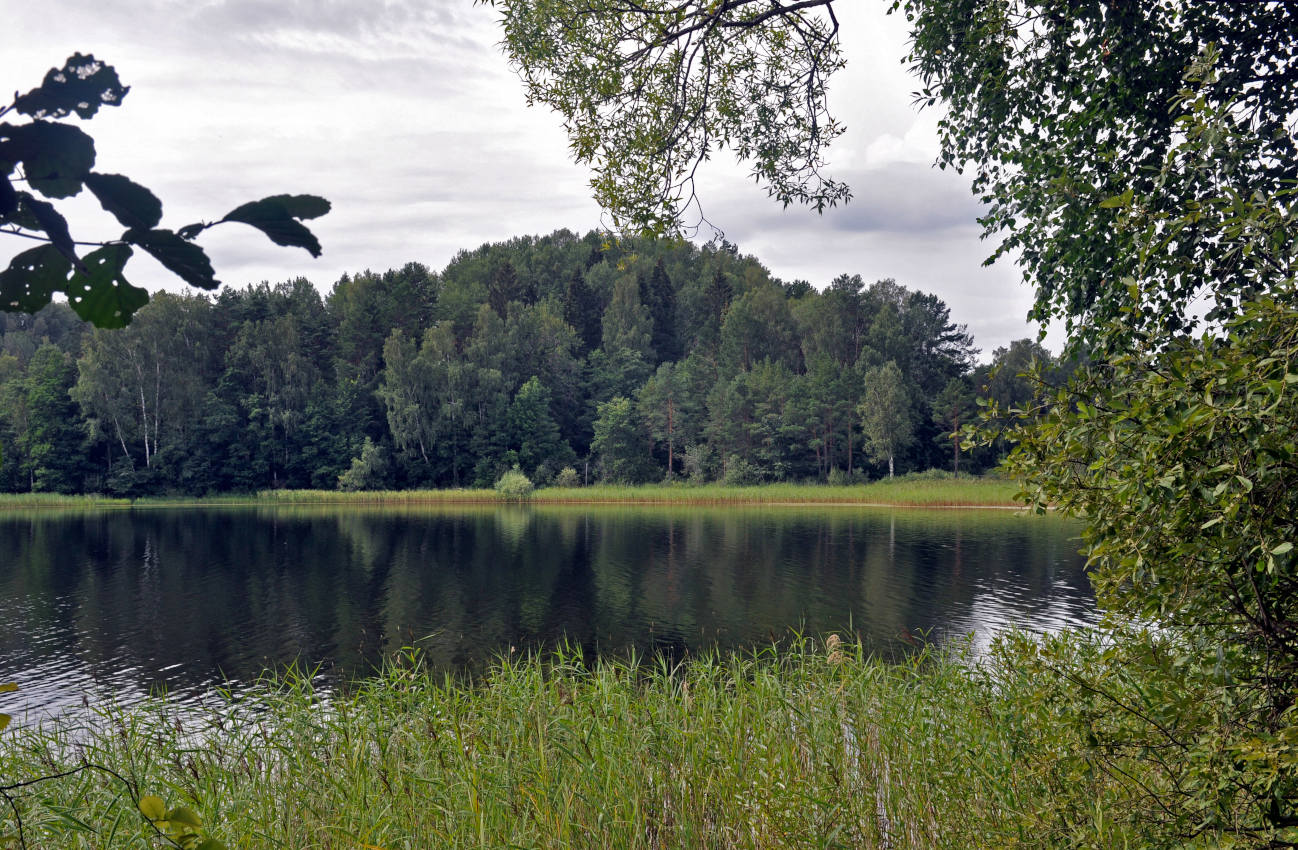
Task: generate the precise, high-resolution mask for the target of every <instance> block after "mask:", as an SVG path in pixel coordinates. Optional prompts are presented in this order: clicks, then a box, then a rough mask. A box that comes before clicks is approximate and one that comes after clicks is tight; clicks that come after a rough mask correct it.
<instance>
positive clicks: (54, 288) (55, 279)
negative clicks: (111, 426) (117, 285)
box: [0, 245, 72, 692]
mask: <svg viewBox="0 0 1298 850" xmlns="http://www.w3.org/2000/svg"><path fill="white" fill-rule="evenodd" d="M71 271H72V263H71V262H70V261H69V260H68V258H67V257H65V256H63V254H62V253H61V252H60V251H59V249H58V248H55V247H54V246H53V245H41V246H39V247H37V248H32V249H31V250H28V251H23V252H22V253H21V254H19V255H18V256H16V257H14V258H13V260H12V261H11V262H10V263H9V268H8V269H6V270H5V271H3V272H0V310H5V311H7V312H10V313H13V312H22V313H35V312H36V311H37V310H39V309H41V308H42V307H44V306H45V305H46V304H48V303H50V299H51V298H52V297H53V295H54V293H55V292H61V291H63V289H64V288H65V287H66V286H67V282H68V274H69V272H71ZM0 692H3V689H2V688H0Z"/></svg>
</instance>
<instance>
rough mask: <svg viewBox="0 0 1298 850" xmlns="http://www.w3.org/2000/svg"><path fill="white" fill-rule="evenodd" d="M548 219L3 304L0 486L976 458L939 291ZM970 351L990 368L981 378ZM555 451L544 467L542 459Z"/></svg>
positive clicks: (344, 479)
mask: <svg viewBox="0 0 1298 850" xmlns="http://www.w3.org/2000/svg"><path fill="white" fill-rule="evenodd" d="M606 239H607V237H605V236H604V235H602V234H599V233H589V234H587V235H585V236H580V237H579V236H577V235H575V234H573V233H571V232H568V231H558V232H556V233H553V234H551V235H549V236H544V237H522V238H517V239H513V240H511V241H509V242H505V243H500V244H491V245H484V246H482V247H481V248H478V249H477V250H474V251H465V252H461V253H460V254H459V255H458V256H457V257H456V258H455V259H454V260H453V261H452V262H451V263H450V264H449V265H448V266H447V267H446V269H445V270H444V271H442V272H441V273H440V274H436V273H433V272H431V271H430V270H429V269H427V268H425V267H424V266H422V265H419V264H417V263H410V264H408V265H406V266H404V267H403V268H401V269H397V270H392V271H388V272H385V273H382V274H375V273H371V272H368V271H367V272H365V273H362V274H357V275H354V276H347V275H345V276H344V277H343V278H342V279H341V280H339V281H338V282H337V283H336V284H335V285H334V287H333V290H332V291H331V292H330V293H329V294H328V296H327V297H324V298H322V297H321V295H320V293H319V292H318V291H317V290H316V289H315V287H314V286H312V285H311V283H309V282H308V281H306V280H305V279H297V280H293V281H288V282H285V283H279V284H275V285H270V284H267V283H262V284H258V285H252V286H248V287H246V288H244V289H231V288H227V289H225V290H223V291H221V292H220V293H219V294H218V295H216V297H215V298H211V299H209V298H208V297H206V296H203V295H184V296H180V295H170V294H159V295H156V296H154V298H153V300H152V301H151V302H150V303H149V304H148V306H147V307H145V308H144V309H142V310H140V312H139V313H138V315H137V316H136V318H135V320H134V321H133V322H132V323H131V325H130V326H128V327H127V328H125V329H123V330H113V331H103V330H96V329H93V328H89V327H88V326H86V325H84V324H83V323H82V322H81V321H80V320H79V319H78V318H77V317H76V316H75V315H74V314H73V313H72V311H71V310H70V309H69V308H68V307H67V306H66V305H64V304H57V303H56V304H52V305H50V306H49V307H47V308H46V309H45V310H43V311H42V312H40V313H38V314H36V315H34V316H28V315H22V314H7V315H0V453H2V458H3V463H2V466H0V490H3V491H5V492H25V491H59V492H104V493H111V494H117V495H152V494H161V493H186V494H205V493H213V492H233V491H249V490H260V489H266V488H277V487H292V488H323V489H335V488H338V487H344V488H350V489H360V488H364V489H370V488H386V489H392V488H408V487H447V486H489V485H490V484H492V483H493V482H494V481H496V480H497V479H498V478H499V477H500V475H501V474H502V473H503V472H504V471H506V470H509V469H511V468H513V467H514V466H518V467H519V468H520V469H521V470H522V471H523V472H524V473H525V474H527V475H528V476H529V477H531V478H532V479H533V480H534V481H536V482H537V483H538V484H542V483H552V482H558V483H581V482H583V481H592V482H593V481H595V480H604V481H618V482H628V483H635V482H647V481H657V480H662V479H664V478H682V477H683V478H689V479H693V480H721V481H726V482H730V483H758V482H764V481H784V480H834V481H843V480H852V479H854V478H860V477H865V476H878V475H882V474H887V473H888V472H889V471H890V470H892V469H896V470H899V471H902V470H916V469H926V468H931V467H943V468H952V467H953V466H955V465H956V464H960V466H961V469H962V470H968V471H977V470H979V469H982V468H985V467H986V466H987V465H989V464H990V463H992V462H994V460H995V459H996V458H995V455H994V452H985V453H978V454H975V455H973V456H972V457H971V456H960V455H959V453H958V452H957V450H956V449H955V445H954V443H953V441H952V440H951V438H950V434H951V432H952V430H953V429H954V428H955V427H956V426H958V425H959V424H960V423H962V422H964V421H967V420H968V418H969V417H970V416H971V414H972V412H973V411H974V409H975V399H976V397H977V396H978V395H980V394H981V395H985V396H988V397H992V398H995V399H997V400H999V401H1000V402H1002V404H1004V405H1007V406H1008V405H1009V404H1012V403H1013V402H1015V401H1017V400H1023V399H1026V398H1028V397H1029V395H1030V387H1028V386H1027V385H1026V383H1025V381H1024V380H1023V379H1021V378H1019V377H1018V372H1019V371H1020V369H1021V368H1022V367H1023V366H1025V365H1026V364H1027V362H1028V361H1029V360H1030V359H1031V358H1032V357H1034V356H1035V357H1049V355H1048V353H1047V352H1045V351H1044V350H1043V349H1041V348H1040V346H1038V345H1037V344H1036V343H1034V342H1031V341H1029V340H1021V341H1018V342H1015V343H1013V344H1012V345H1011V346H1010V347H1009V348H1008V349H998V350H997V351H996V352H995V354H994V356H993V358H992V363H991V364H988V365H984V366H978V365H976V362H975V357H976V355H977V350H976V349H975V348H974V343H973V339H972V338H971V337H970V336H969V334H968V333H967V332H966V330H965V327H964V326H963V325H958V324H956V323H954V322H953V321H952V320H951V318H950V315H949V310H948V308H947V305H946V304H944V303H943V302H942V301H941V300H940V299H939V298H937V297H936V296H934V295H930V294H926V293H920V292H913V291H910V290H908V289H906V288H905V287H903V286H901V285H899V284H897V283H896V282H894V281H892V280H882V281H878V282H876V283H873V284H870V285H868V286H867V285H866V284H865V283H864V282H863V281H862V280H861V278H860V277H859V276H847V275H843V276H840V277H839V278H837V279H835V280H834V281H833V282H832V283H831V284H829V286H827V287H826V288H825V289H824V290H823V291H817V290H816V289H814V288H813V287H812V286H811V285H810V284H808V283H806V282H804V281H796V282H793V283H783V282H781V281H779V280H777V279H774V278H772V277H771V275H770V274H769V273H768V271H767V270H766V269H765V268H763V267H762V265H761V264H760V263H759V262H758V261H757V260H756V259H754V258H752V257H749V256H745V255H741V254H740V253H739V252H738V250H737V249H736V248H735V247H734V246H732V245H730V244H728V243H723V244H722V245H720V246H716V245H712V244H709V245H706V246H703V247H701V248H700V247H698V246H695V245H693V244H691V243H689V242H686V241H683V240H654V241H649V240H642V241H637V240H627V241H620V242H617V243H615V244H609V243H608V242H607V241H606ZM993 365H1001V366H1003V367H1004V368H1002V369H1000V370H999V371H996V372H993V371H992V370H991V367H992V366H993ZM565 470H566V471H565Z"/></svg>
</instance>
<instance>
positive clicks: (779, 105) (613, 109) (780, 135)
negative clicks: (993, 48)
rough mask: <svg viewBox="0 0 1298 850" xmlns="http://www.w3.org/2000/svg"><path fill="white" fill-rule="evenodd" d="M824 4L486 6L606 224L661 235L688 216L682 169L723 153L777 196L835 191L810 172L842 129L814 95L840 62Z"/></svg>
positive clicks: (513, 2) (498, 0)
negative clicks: (556, 120)
mask: <svg viewBox="0 0 1298 850" xmlns="http://www.w3.org/2000/svg"><path fill="white" fill-rule="evenodd" d="M830 2H831V0H810V2H802V3H798V4H793V6H792V7H791V8H775V7H774V6H773V4H771V3H769V2H766V0H729V2H724V3H709V4H698V3H677V2H674V0H640V2H636V3H634V4H625V3H616V2H610V0H597V2H594V3H589V4H585V5H582V6H580V7H578V6H576V5H574V4H572V3H568V2H557V1H556V0H492V2H491V3H490V5H492V6H493V7H494V8H495V9H497V10H499V12H500V22H501V25H502V27H503V29H504V34H505V40H504V43H505V48H506V50H507V52H508V53H509V56H510V60H511V64H512V65H513V67H514V68H515V70H517V71H518V74H519V77H520V78H522V80H523V82H524V84H525V85H526V87H527V97H528V102H529V103H543V104H545V105H546V106H549V107H551V108H552V109H554V110H555V111H557V112H558V113H560V114H561V115H562V116H563V119H564V127H565V129H566V130H567V132H568V137H569V146H570V150H571V151H572V156H573V158H574V159H575V160H576V161H577V162H578V163H581V164H588V165H590V166H591V167H592V169H593V171H594V174H593V176H592V178H591V187H592V189H593V190H594V195H595V199H596V200H597V201H598V202H599V203H600V204H601V205H602V206H603V207H604V208H605V210H607V211H608V212H609V214H610V215H611V217H612V218H613V221H614V223H615V224H616V226H618V227H621V228H627V229H630V230H634V231H639V232H645V233H652V234H662V233H668V232H675V231H677V230H679V229H681V228H682V227H685V226H690V225H691V224H692V222H688V221H687V217H690V218H692V217H694V216H696V215H697V216H698V217H699V218H701V213H699V212H698V210H697V209H694V207H695V206H696V205H697V200H696V199H695V197H694V174H695V172H696V170H697V169H698V168H699V166H700V165H701V164H702V163H703V162H705V161H706V160H708V159H709V158H711V157H712V156H714V155H715V154H716V153H717V152H718V151H720V150H723V149H728V150H729V151H730V152H732V153H733V154H734V155H735V157H736V158H737V159H739V160H741V161H744V162H747V163H749V164H750V165H751V168H752V175H753V177H754V178H755V179H756V180H758V182H760V183H762V184H764V185H765V186H766V188H767V190H768V192H769V194H770V195H771V196H772V197H774V198H775V199H776V200H778V201H779V202H780V203H782V204H784V205H788V204H789V203H792V202H795V201H796V202H799V203H805V204H807V205H810V206H812V207H814V208H816V209H817V210H823V209H824V208H825V207H828V206H834V205H835V204H838V203H841V202H845V201H847V200H848V198H849V197H850V192H849V190H848V188H847V186H846V185H844V184H842V183H838V182H835V181H833V180H831V179H829V178H828V177H826V176H825V175H824V174H822V169H823V168H824V164H825V163H824V151H825V149H826V147H827V146H828V145H829V144H830V143H831V142H832V141H833V140H834V139H835V138H837V137H838V136H839V135H840V134H841V133H842V132H843V128H842V126H841V125H839V124H838V123H837V122H836V121H835V119H834V118H833V116H832V115H831V114H830V113H829V110H828V103H827V98H826V82H827V80H828V78H829V77H830V76H831V75H832V74H833V73H834V72H835V71H837V70H838V69H840V68H841V67H842V66H843V58H842V56H841V54H840V52H839V43H838V33H837V27H836V24H834V23H833V20H832V18H831V17H830V16H828V15H827V14H824V10H825V9H828V8H829V5H830ZM777 5H778V4H777ZM786 5H787V4H786ZM817 7H821V8H820V9H819V10H818V9H817Z"/></svg>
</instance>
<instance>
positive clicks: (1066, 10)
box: [893, 0, 1298, 337]
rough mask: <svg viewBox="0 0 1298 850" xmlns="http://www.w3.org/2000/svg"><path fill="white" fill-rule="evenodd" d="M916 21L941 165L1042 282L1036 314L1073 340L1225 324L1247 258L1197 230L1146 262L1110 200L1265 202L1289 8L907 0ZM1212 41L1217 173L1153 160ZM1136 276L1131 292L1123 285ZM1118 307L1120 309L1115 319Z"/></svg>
mask: <svg viewBox="0 0 1298 850" xmlns="http://www.w3.org/2000/svg"><path fill="white" fill-rule="evenodd" d="M893 8H894V9H897V8H900V9H903V10H904V11H905V13H906V17H907V19H908V20H909V21H910V22H911V27H912V31H911V38H912V50H911V54H910V62H911V67H912V69H913V70H914V71H915V73H916V74H917V75H918V76H919V78H920V80H921V82H922V85H923V88H922V90H921V91H920V93H919V95H918V98H919V100H920V102H921V103H924V104H928V105H936V104H937V103H939V102H940V103H941V104H943V108H944V110H946V111H945V113H944V118H943V120H942V122H941V124H940V127H941V136H942V153H941V156H940V158H939V163H940V164H941V165H943V166H954V167H962V166H967V167H970V168H971V169H972V170H973V174H974V190H975V192H976V193H977V194H978V195H980V196H981V197H982V199H983V201H984V202H985V203H987V204H989V209H988V210H987V213H986V215H985V216H984V217H983V218H982V219H981V222H982V224H983V226H984V232H985V234H986V235H987V236H1000V237H1001V240H1002V241H1001V244H1000V246H999V248H998V249H997V251H996V254H995V256H996V257H1000V256H1004V255H1012V256H1016V257H1017V258H1018V260H1017V262H1018V263H1019V265H1021V266H1022V268H1023V269H1024V273H1025V276H1026V279H1027V281H1028V283H1030V284H1031V285H1032V286H1033V287H1034V289H1035V290H1036V304H1035V306H1034V307H1033V310H1032V313H1031V315H1032V317H1033V318H1036V319H1038V320H1040V321H1042V322H1045V321H1047V320H1049V319H1054V318H1059V319H1064V320H1065V321H1066V322H1067V324H1068V326H1069V327H1070V329H1072V330H1073V331H1075V332H1076V335H1077V336H1078V337H1080V336H1081V335H1082V329H1083V328H1084V327H1086V326H1089V325H1094V326H1100V325H1103V324H1105V323H1106V322H1107V321H1108V320H1111V319H1114V318H1117V317H1119V316H1123V317H1124V321H1125V322H1126V324H1127V325H1128V326H1129V327H1131V328H1138V329H1144V330H1149V331H1152V332H1157V333H1160V334H1166V333H1175V332H1177V331H1178V330H1180V329H1182V328H1184V327H1190V326H1192V325H1193V323H1194V317H1193V315H1192V314H1191V313H1190V312H1189V311H1190V308H1191V306H1192V305H1193V304H1194V302H1195V300H1196V299H1198V298H1205V299H1206V300H1207V303H1208V306H1209V307H1210V308H1211V309H1210V310H1209V313H1210V318H1215V317H1224V316H1228V315H1230V314H1231V312H1232V311H1233V309H1234V308H1235V306H1236V305H1237V304H1238V303H1239V301H1240V300H1241V299H1242V298H1247V297H1248V296H1249V294H1250V293H1252V292H1253V291H1254V290H1253V287H1252V278H1253V276H1254V275H1255V274H1256V273H1257V272H1258V271H1259V270H1260V269H1262V268H1264V263H1263V261H1262V260H1261V259H1260V258H1258V257H1256V256H1252V255H1250V256H1240V257H1237V258H1235V260H1234V261H1232V262H1223V258H1222V257H1220V255H1219V254H1218V252H1217V250H1216V249H1215V246H1214V245H1213V244H1212V243H1211V242H1210V241H1207V240H1205V239H1202V238H1200V237H1199V235H1198V234H1197V233H1195V230H1194V226H1193V224H1191V225H1190V230H1188V231H1187V232H1186V234H1187V235H1188V237H1189V238H1175V237H1174V236H1173V234H1172V233H1171V232H1164V234H1163V235H1164V236H1165V237H1166V239H1165V240H1164V241H1162V243H1161V244H1160V245H1159V247H1158V249H1157V250H1156V251H1154V252H1152V253H1151V252H1150V251H1148V250H1147V248H1148V239H1147V238H1146V235H1145V234H1144V233H1143V232H1142V231H1141V230H1140V229H1138V228H1123V227H1116V226H1115V225H1116V224H1117V219H1118V217H1119V211H1118V209H1117V208H1116V206H1117V205H1116V204H1114V203H1108V200H1109V199H1111V198H1126V199H1130V198H1132V197H1139V198H1140V199H1141V204H1142V205H1143V206H1145V207H1146V208H1147V209H1148V210H1149V211H1150V212H1151V213H1155V214H1158V215H1161V216H1164V217H1168V218H1179V217H1181V216H1182V215H1183V214H1184V212H1185V211H1186V210H1201V213H1202V218H1203V219H1204V221H1205V222H1210V221H1211V220H1212V219H1213V218H1214V211H1213V205H1212V203H1211V201H1212V199H1215V198H1221V197H1224V196H1226V195H1227V194H1233V195H1236V196H1238V197H1243V198H1247V197H1249V196H1251V195H1253V194H1254V193H1259V194H1260V195H1261V196H1270V195H1272V194H1273V193H1275V192H1277V191H1280V190H1282V189H1284V188H1285V186H1286V185H1287V182H1288V181H1290V180H1292V179H1293V168H1292V164H1293V163H1294V162H1295V161H1298V146H1296V145H1298V143H1296V142H1295V138H1294V135H1293V131H1292V123H1291V122H1292V120H1293V119H1292V116H1293V114H1294V110H1295V108H1298V87H1296V86H1295V85H1294V79H1295V67H1296V64H1295V63H1296V62H1298V38H1295V32H1296V31H1298V9H1295V7H1294V5H1293V4H1292V3H1282V2H1261V3H1235V2H1231V0H1202V2H1194V3H1182V2H1179V0H1151V2H1144V3H1121V4H1109V3H1074V2H1067V0H956V2H950V1H949V0H902V2H897V3H894V4H893ZM1211 45H1215V47H1216V49H1217V51H1218V56H1219V63H1218V73H1217V74H1216V75H1215V76H1214V78H1213V79H1212V80H1211V81H1210V82H1208V83H1207V84H1206V85H1204V86H1203V87H1202V88H1201V95H1202V97H1203V98H1204V99H1205V101H1206V102H1207V103H1208V104H1210V105H1211V107H1212V108H1213V109H1214V110H1216V111H1217V114H1218V120H1219V122H1220V127H1221V129H1223V130H1225V131H1226V132H1224V133H1218V134H1217V136H1216V138H1215V139H1214V141H1213V142H1212V143H1211V144H1212V147H1213V148H1214V149H1213V150H1212V152H1211V158H1212V160H1213V161H1214V162H1215V163H1217V165H1218V166H1219V167H1217V168H1215V169H1194V168H1175V169H1170V170H1169V169H1164V168H1163V166H1164V164H1165V162H1166V160H1167V159H1168V157H1169V155H1172V153H1173V151H1174V150H1175V149H1176V147H1177V145H1178V126H1177V116H1178V115H1179V114H1181V112H1182V110H1180V109H1178V108H1177V103H1178V98H1179V96H1180V93H1181V89H1182V86H1183V83H1182V76H1183V75H1184V74H1185V73H1186V71H1187V69H1189V68H1190V67H1191V66H1192V65H1194V64H1195V63H1196V62H1198V61H1199V60H1200V58H1201V56H1202V55H1203V53H1204V51H1205V50H1206V49H1207V48H1208V47H1209V46H1211ZM1141 267H1143V268H1144V270H1145V272H1146V276H1145V279H1146V282H1147V283H1148V284H1149V285H1147V286H1145V287H1143V288H1142V289H1141V290H1140V292H1139V294H1136V295H1133V294H1132V293H1131V292H1130V291H1129V290H1128V288H1127V287H1125V286H1122V285H1120V284H1119V282H1120V281H1122V280H1123V279H1124V278H1126V277H1128V276H1133V275H1136V274H1137V270H1138V269H1139V268H1141ZM1124 308H1131V309H1129V310H1126V311H1125V312H1124Z"/></svg>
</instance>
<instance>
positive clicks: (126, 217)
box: [85, 174, 162, 230]
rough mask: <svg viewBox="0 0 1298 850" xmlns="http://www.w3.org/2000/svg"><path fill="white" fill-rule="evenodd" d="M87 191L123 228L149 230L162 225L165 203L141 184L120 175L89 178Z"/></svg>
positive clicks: (88, 175)
mask: <svg viewBox="0 0 1298 850" xmlns="http://www.w3.org/2000/svg"><path fill="white" fill-rule="evenodd" d="M85 183H86V188H87V189H89V190H90V191H91V192H93V193H94V194H95V197H96V198H98V199H99V205H100V206H102V207H103V208H104V209H105V210H107V211H108V212H110V213H112V214H113V216H114V217H115V218H116V219H117V220H118V221H120V222H121V223H122V226H123V227H130V228H142V229H145V230H148V229H149V228H151V227H157V226H158V222H160V221H162V201H160V200H158V196H157V195H155V194H153V193H152V192H150V191H149V190H148V189H146V188H144V187H143V186H141V185H140V184H139V183H136V182H135V181H133V180H131V179H130V178H128V177H123V176H122V175H120V174H87V175H86V179H85Z"/></svg>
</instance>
